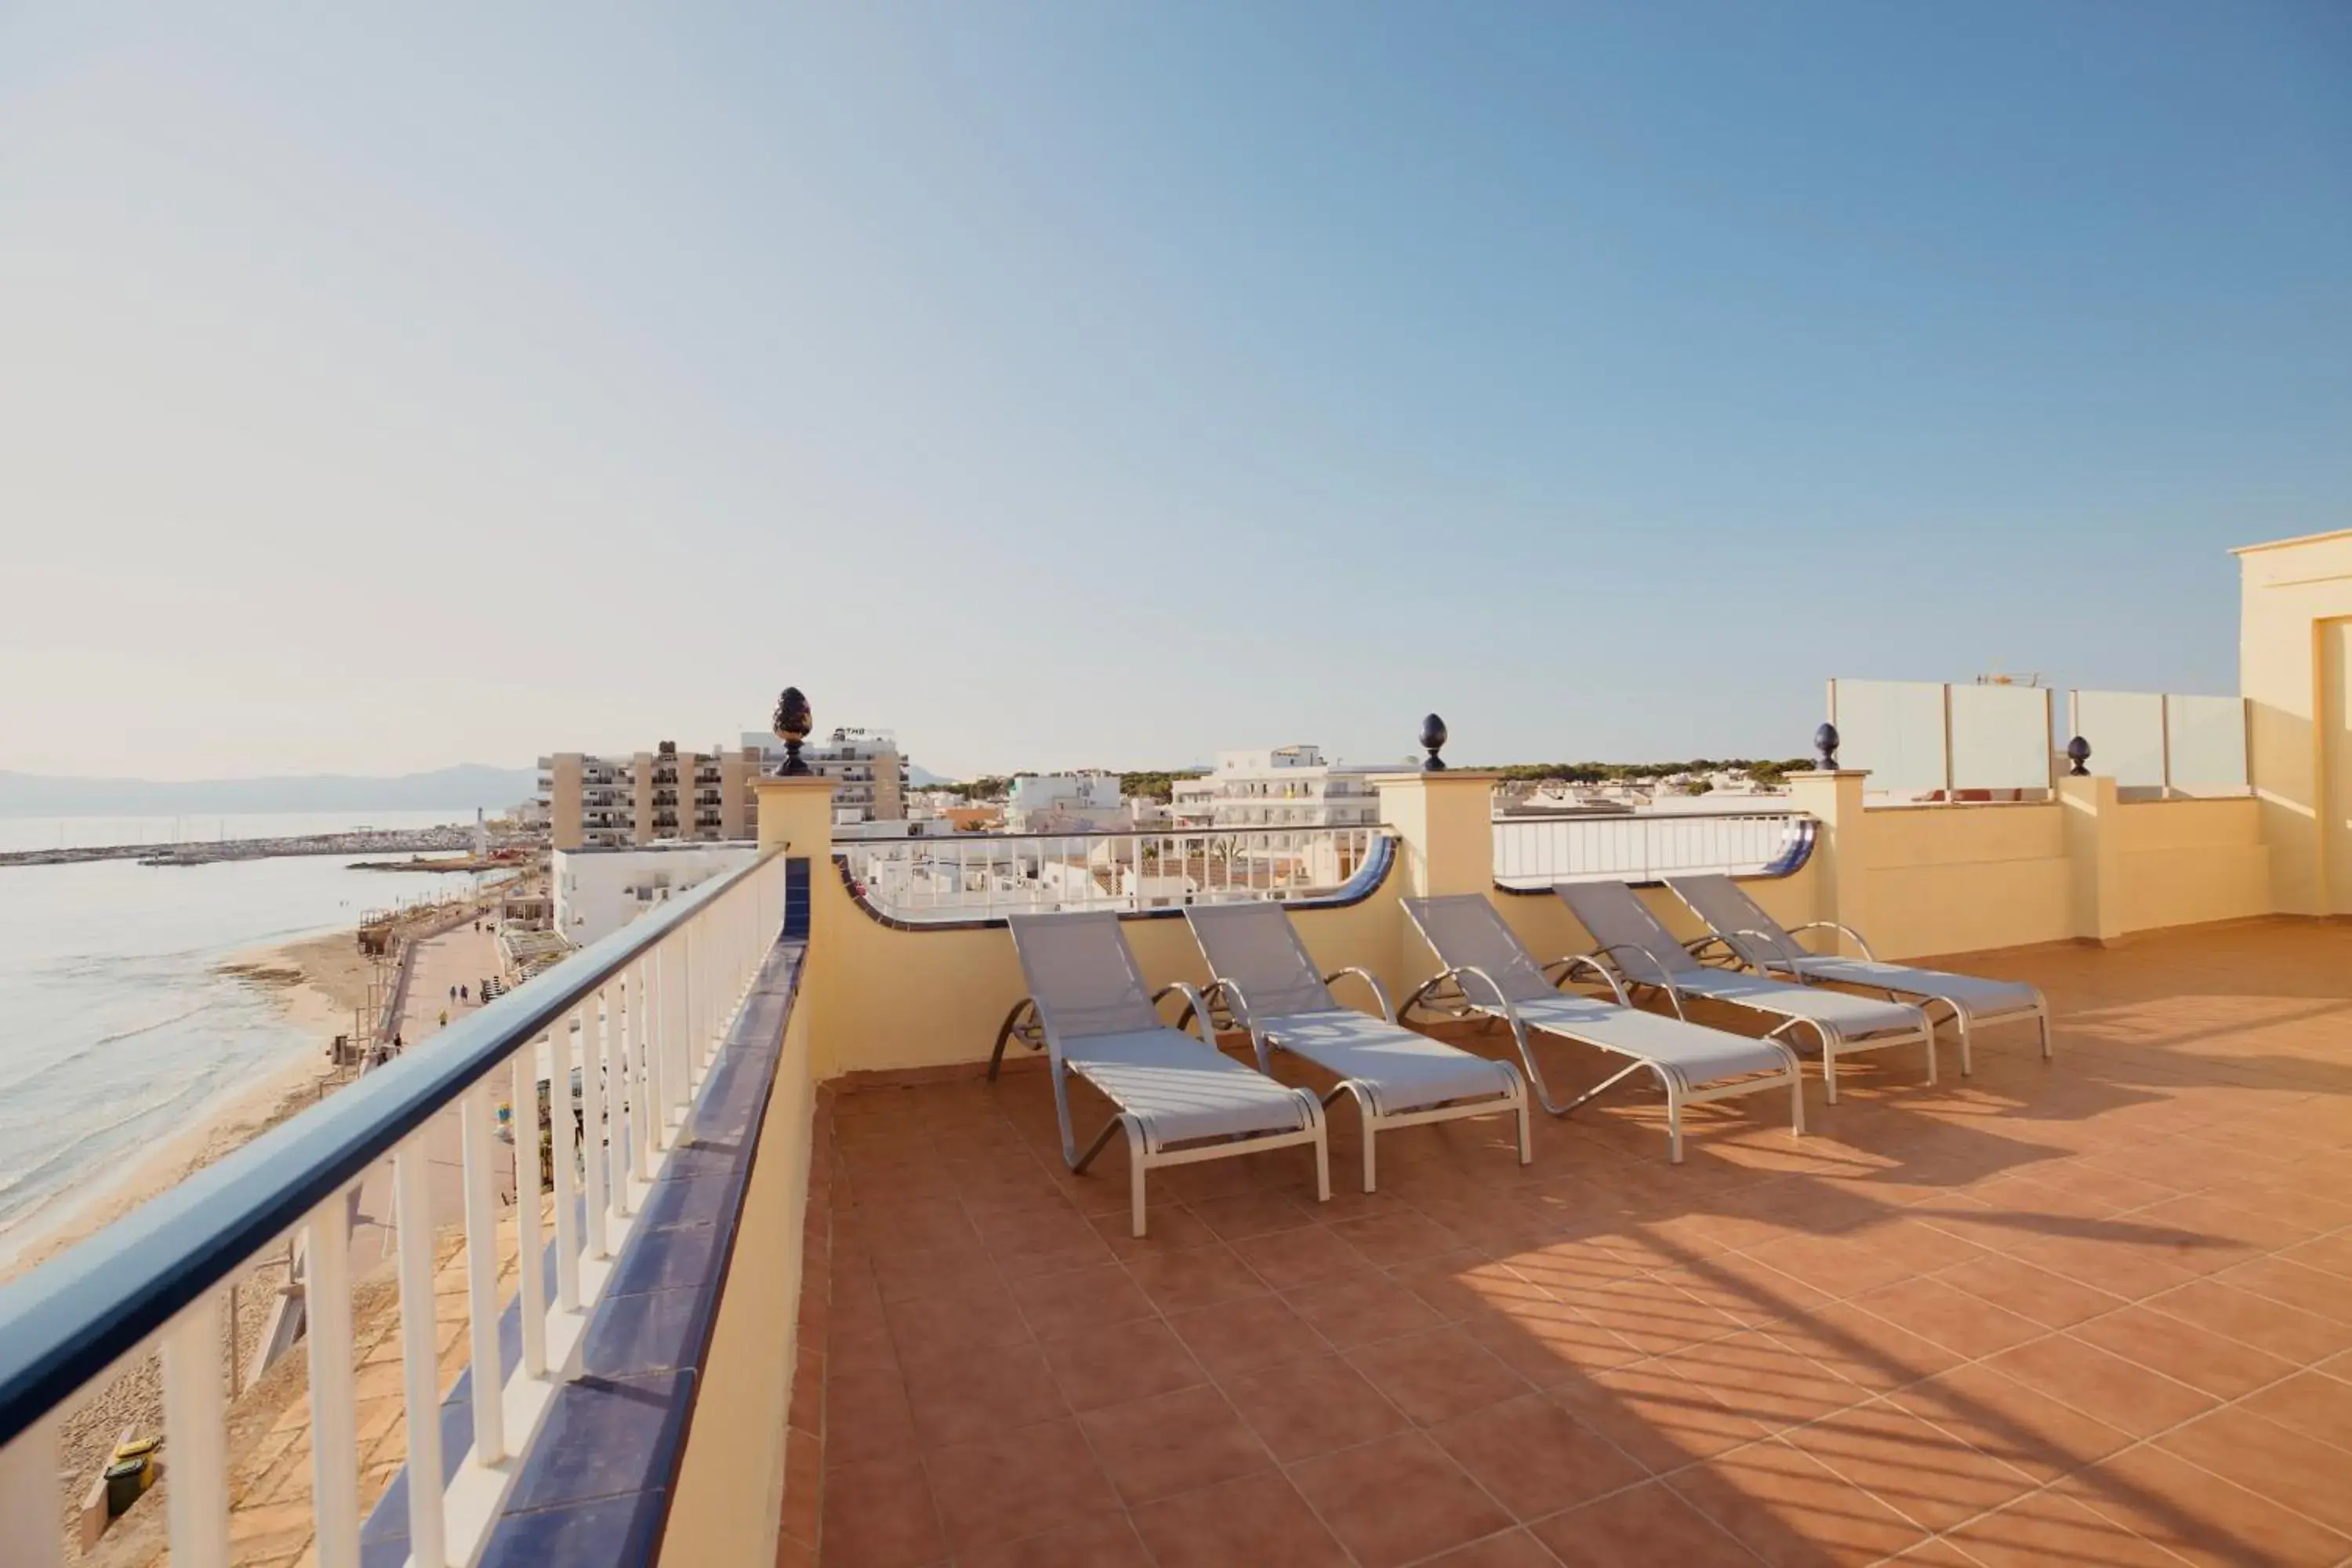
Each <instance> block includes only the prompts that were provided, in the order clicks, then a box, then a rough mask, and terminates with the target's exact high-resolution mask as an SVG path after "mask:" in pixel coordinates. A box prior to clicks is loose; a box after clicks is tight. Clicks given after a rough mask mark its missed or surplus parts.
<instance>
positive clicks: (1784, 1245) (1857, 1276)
mask: <svg viewBox="0 0 2352 1568" xmlns="http://www.w3.org/2000/svg"><path fill="white" fill-rule="evenodd" d="M1748 1257H1750V1258H1755V1259H1756V1260H1757V1261H1759V1263H1765V1264H1769V1266H1770V1267H1772V1268H1777V1269H1779V1270H1780V1272H1781V1273H1783V1274H1786V1275H1788V1276H1790V1278H1792V1279H1798V1280H1801V1281H1802V1282H1803V1283H1805V1284H1807V1285H1810V1286H1811V1287H1812V1288H1813V1289H1816V1290H1820V1291H1822V1292H1823V1293H1825V1294H1827V1295H1829V1296H1832V1297H1837V1298H1844V1297H1848V1296H1859V1295H1861V1294H1862V1293H1863V1292H1864V1291H1865V1290H1875V1289H1878V1288H1879V1287H1881V1286H1884V1285H1892V1284H1894V1283H1895V1281H1896V1280H1898V1279H1909V1278H1911V1277H1912V1276H1913V1275H1915V1274H1916V1273H1919V1272H1920V1270H1918V1269H1916V1268H1912V1267H1911V1266H1910V1265H1909V1264H1907V1263H1903V1262H1899V1261H1897V1260H1896V1259H1895V1258H1888V1257H1886V1256H1885V1255H1884V1254H1881V1253H1879V1252H1876V1251H1874V1249H1872V1248H1871V1247H1869V1246H1868V1245H1867V1244H1866V1243H1864V1242H1863V1241H1859V1240H1855V1239H1853V1238H1851V1237H1830V1236H1792V1237H1788V1238H1787V1239H1785V1240H1781V1241H1772V1242H1767V1243H1765V1244H1764V1245H1763V1246H1762V1247H1751V1248H1749V1249H1748Z"/></svg>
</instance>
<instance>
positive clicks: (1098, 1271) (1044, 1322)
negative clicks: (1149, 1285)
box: [1012, 1263, 1154, 1340]
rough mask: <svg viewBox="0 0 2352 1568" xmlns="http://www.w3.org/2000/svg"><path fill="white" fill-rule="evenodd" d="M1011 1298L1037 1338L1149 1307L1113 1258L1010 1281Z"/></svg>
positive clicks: (1143, 1314)
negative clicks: (1084, 1266) (1113, 1261)
mask: <svg viewBox="0 0 2352 1568" xmlns="http://www.w3.org/2000/svg"><path fill="white" fill-rule="evenodd" d="M1012 1293H1013V1300H1014V1301H1015V1302H1016V1303H1018V1305H1019V1307H1020V1311H1021V1316H1022V1317H1023V1318H1024V1320H1025V1321H1027V1322H1028V1324H1029V1328H1030V1330H1031V1331H1032V1332H1034V1334H1035V1335H1036V1336H1037V1337H1038V1338H1039V1339H1041V1340H1043V1339H1052V1338H1055V1337H1056V1336H1058V1335H1062V1334H1069V1333H1075V1332H1076V1331H1079V1330H1081V1329H1094V1328H1105V1327H1108V1326H1109V1325H1111V1324H1114V1323H1128V1322H1133V1321H1135V1320H1136V1319H1138V1318H1148V1317H1150V1316H1151V1315H1152V1313H1153V1311H1154V1308H1153V1307H1152V1305H1151V1302H1150V1299H1149V1298H1147V1297H1146V1296H1145V1295H1144V1294H1143V1292H1142V1291H1141V1290H1140V1289H1138V1288H1137V1287H1136V1283H1135V1281H1134V1280H1133V1279H1131V1278H1129V1275H1128V1272H1127V1270H1126V1269H1125V1268H1122V1267H1121V1266H1119V1265H1118V1264H1117V1263H1097V1264H1095V1265H1093V1266H1091V1267H1088V1268H1076V1269H1072V1270H1069V1271H1068V1272H1066V1273H1060V1274H1045V1275H1034V1276H1031V1277H1028V1278H1025V1279H1017V1280H1015V1281H1013V1288H1012Z"/></svg>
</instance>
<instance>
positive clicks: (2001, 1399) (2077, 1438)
mask: <svg viewBox="0 0 2352 1568" xmlns="http://www.w3.org/2000/svg"><path fill="white" fill-rule="evenodd" d="M1886 1397H1887V1399H1888V1400H1889V1401H1891V1402H1892V1403H1893V1404H1895V1405H1898V1406H1899V1407H1901V1408H1902V1409H1905V1410H1907V1411H1909V1412H1910V1413H1911V1414H1912V1415H1916V1416H1918V1417H1920V1418H1921V1419H1922V1420H1925V1421H1929V1422H1932V1423H1934V1424H1935V1425H1936V1426H1941V1427H1943V1428H1945V1429H1946V1430H1947V1431H1949V1432H1951V1433H1952V1434H1953V1435H1954V1436H1958V1437H1959V1438H1960V1439H1961V1440H1963V1441H1964V1442H1967V1443H1968V1444H1969V1445H1970V1446H1972V1447H1975V1448H1977V1449H1979V1451H1981V1452H1983V1453H1986V1454H1990V1455H1991V1456H1992V1457H1993V1458H1996V1459H1999V1460H2000V1461H2001V1462H2002V1463H2004V1464H2008V1465H2012V1466H2014V1467H2016V1468H2018V1469H2021V1470H2023V1471H2024V1472H2025V1473H2026V1474H2027V1475H2029V1476H2032V1477H2033V1478H2034V1479H2036V1480H2040V1481H2048V1480H2054V1479H2057V1478H2058V1477H2059V1476H2062V1475H2065V1474H2067V1473H2069V1472H2071V1471H2074V1470H2078V1469H2081V1468H2083V1467H2084V1466H2085V1465H2088V1464H2093V1463H2095V1462H2096V1461H2098V1460H2100V1459H2104V1458H2106V1457H2107V1456H2108V1455H2109V1454H2113V1453H2116V1452H2117V1451H2118V1450H2120V1449H2122V1448H2126V1447H2129V1446H2130V1444H2131V1438H2130V1436H2128V1435H2127V1434H2126V1433H2123V1432H2119V1431H2117V1430H2116V1428H2115V1427H2113V1426H2108V1425H2107V1424H2106V1423H2105V1422H2104V1421H2099V1420H2096V1419H2095V1418H2093V1417H2092V1416H2089V1415H2084V1413H2083V1412H2081V1411H2080V1410H2077V1409H2075V1408H2074V1406H2073V1405H2063V1404H2061V1403H2059V1402H2058V1401H2057V1400H2055V1399H2053V1398H2051V1397H2050V1395H2048V1394H2043V1393H2042V1392H2041V1391H2040V1390H2038V1389H2034V1388H2030V1387H2028V1386H2026V1385H2025V1384H2021V1383H2019V1382H2017V1381H2016V1380H2015V1379H2013V1378H2009V1377H2004V1376H2002V1375H2001V1374H2000V1373H1998V1372H1995V1371H1993V1369H1992V1368H1991V1367H1990V1366H1988V1365H1986V1364H1984V1363H1981V1362H1978V1363H1970V1364H1969V1365H1967V1366H1960V1367H1955V1368H1953V1369H1952V1370H1951V1371H1950V1372H1947V1373H1938V1374H1937V1375H1936V1376H1934V1377H1931V1378H1929V1379H1927V1381H1926V1382H1925V1383H1917V1384H1912V1385H1911V1386H1910V1387H1909V1388H1905V1389H1898V1390H1896V1391H1895V1393H1893V1394H1888V1395H1887V1396H1886Z"/></svg>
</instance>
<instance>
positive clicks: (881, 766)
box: [743, 725, 907, 825]
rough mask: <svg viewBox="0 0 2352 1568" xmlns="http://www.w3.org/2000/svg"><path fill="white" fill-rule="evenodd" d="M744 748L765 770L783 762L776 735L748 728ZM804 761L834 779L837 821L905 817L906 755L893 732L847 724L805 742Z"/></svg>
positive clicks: (820, 773)
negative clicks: (817, 738)
mask: <svg viewBox="0 0 2352 1568" xmlns="http://www.w3.org/2000/svg"><path fill="white" fill-rule="evenodd" d="M743 750H744V751H745V752H751V753H756V754H757V756H758V757H759V759H760V770H759V771H761V772H765V771H767V770H770V769H772V768H774V767H775V766H776V765H777V764H779V763H782V761H783V760H784V743H783V742H782V741H779V740H777V739H776V738H775V737H774V736H773V735H763V734H759V733H757V732H755V731H749V730H747V731H744V732H743ZM801 761H802V762H803V763H807V764H808V770H809V772H811V773H814V774H816V775H817V776H818V777H819V778H827V779H831V780H832V781H833V819H834V821H835V822H836V823H840V824H844V825H847V824H852V823H859V822H870V821H875V820H877V819H880V820H886V821H896V820H898V818H901V817H903V816H906V815H907V800H906V797H907V759H906V758H905V757H904V756H903V755H901V754H900V752H899V751H898V736H897V735H896V734H895V733H893V732H892V731H888V730H867V729H863V728H859V727H857V726H855V725H848V726H844V727H843V728H841V729H838V730H835V731H834V732H833V733H832V734H831V735H829V736H827V737H826V738H825V739H824V740H822V741H819V740H816V739H814V737H812V738H811V739H809V740H806V741H803V742H801ZM745 787H746V789H747V790H748V789H749V787H750V786H749V785H748V784H747V785H746V786H745Z"/></svg>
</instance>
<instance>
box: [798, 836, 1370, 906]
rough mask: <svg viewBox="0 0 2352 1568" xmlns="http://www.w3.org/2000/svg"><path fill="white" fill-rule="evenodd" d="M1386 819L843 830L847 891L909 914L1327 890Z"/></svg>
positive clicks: (1362, 861)
mask: <svg viewBox="0 0 2352 1568" xmlns="http://www.w3.org/2000/svg"><path fill="white" fill-rule="evenodd" d="M1389 837H1390V836H1389V830H1388V829H1387V828H1386V827H1381V826H1358V827H1273V828H1260V827H1252V828H1216V829H1196V830H1192V831H1182V830H1176V831H1164V832H1144V833H1069V834H980V833H959V834H953V835H944V834H943V835H940V836H937V837H922V838H870V839H854V840H847V841H845V842H843V843H841V844H838V845H836V846H835V852H836V854H838V855H839V857H840V858H841V859H842V861H843V862H844V864H845V866H846V867H847V868H848V872H849V879H850V883H851V886H852V889H853V890H854V891H856V893H857V895H858V896H859V897H861V898H863V899H864V900H866V903H867V904H868V905H870V906H871V907H872V908H873V909H874V910H876V911H877V912H878V913H880V914H883V915H886V916H887V917H889V918H890V919H893V920H900V921H908V923H910V924H924V923H938V922H943V921H984V920H994V919H996V918H998V917H999V916H1003V915H1007V914H1024V913H1040V912H1045V911H1050V910H1122V911H1124V910H1153V909H1176V908H1181V907H1182V906H1183V905H1186V904H1202V903H1228V902H1235V901H1241V900H1261V899H1279V900H1291V901H1297V900H1310V899H1323V898H1331V897H1336V896H1338V895H1339V894H1340V893H1342V892H1344V891H1345V890H1346V889H1348V888H1349V884H1351V883H1353V882H1355V881H1356V880H1357V879H1358V878H1359V877H1360V876H1361V875H1363V874H1364V873H1366V871H1367V870H1368V868H1376V866H1375V860H1376V858H1377V857H1383V856H1385V855H1386V853H1387V852H1388V840H1389Z"/></svg>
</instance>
